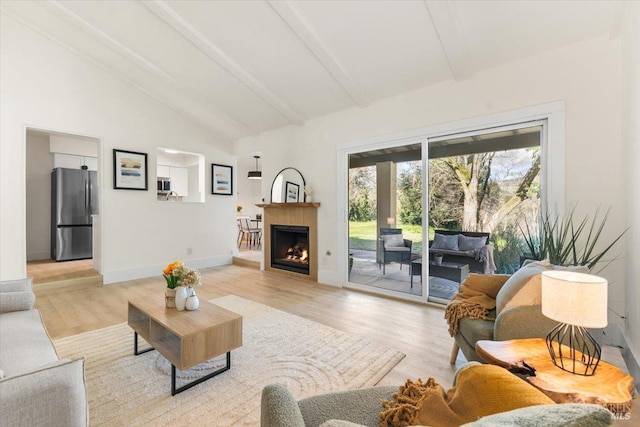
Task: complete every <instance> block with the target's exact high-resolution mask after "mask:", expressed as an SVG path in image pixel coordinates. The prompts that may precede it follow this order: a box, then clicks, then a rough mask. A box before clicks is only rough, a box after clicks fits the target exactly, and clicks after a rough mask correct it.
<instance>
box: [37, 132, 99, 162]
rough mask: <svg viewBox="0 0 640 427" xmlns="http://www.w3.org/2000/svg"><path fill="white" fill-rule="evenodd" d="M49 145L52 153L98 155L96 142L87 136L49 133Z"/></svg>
mask: <svg viewBox="0 0 640 427" xmlns="http://www.w3.org/2000/svg"><path fill="white" fill-rule="evenodd" d="M49 147H50V148H51V152H52V153H64V154H73V155H74V156H85V157H98V142H97V141H93V140H90V139H87V138H82V137H77V138H76V137H71V136H61V135H51V136H50V137H49Z"/></svg>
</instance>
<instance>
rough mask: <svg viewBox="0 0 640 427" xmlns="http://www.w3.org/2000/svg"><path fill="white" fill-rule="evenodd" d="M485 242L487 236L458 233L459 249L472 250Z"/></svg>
mask: <svg viewBox="0 0 640 427" xmlns="http://www.w3.org/2000/svg"><path fill="white" fill-rule="evenodd" d="M486 244H487V238H486V237H485V236H480V237H471V236H465V235H464V234H458V250H460V251H473V250H476V249H480V248H481V247H483V246H484V245H486Z"/></svg>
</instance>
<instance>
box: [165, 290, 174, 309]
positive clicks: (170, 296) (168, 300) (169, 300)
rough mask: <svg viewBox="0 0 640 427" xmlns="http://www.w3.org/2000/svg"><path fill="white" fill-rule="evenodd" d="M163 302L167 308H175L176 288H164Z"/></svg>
mask: <svg viewBox="0 0 640 427" xmlns="http://www.w3.org/2000/svg"><path fill="white" fill-rule="evenodd" d="M164 303H165V305H166V306H167V308H176V289H175V288H173V289H169V288H166V289H165V290H164Z"/></svg>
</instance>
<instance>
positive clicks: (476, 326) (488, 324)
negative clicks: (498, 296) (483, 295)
mask: <svg viewBox="0 0 640 427" xmlns="http://www.w3.org/2000/svg"><path fill="white" fill-rule="evenodd" d="M487 318H489V319H495V318H496V310H495V309H493V310H491V311H489V313H488V315H487ZM494 327H495V320H483V319H470V318H468V317H463V318H462V319H460V321H459V322H458V330H459V331H460V334H462V336H463V337H464V338H465V339H466V340H467V341H468V342H470V343H474V344H475V342H476V341H479V340H493V329H494Z"/></svg>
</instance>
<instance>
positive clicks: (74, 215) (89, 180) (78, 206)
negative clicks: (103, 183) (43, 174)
mask: <svg viewBox="0 0 640 427" xmlns="http://www.w3.org/2000/svg"><path fill="white" fill-rule="evenodd" d="M97 213H98V180H97V172H95V171H89V170H83V169H67V168H55V169H54V170H53V172H51V259H54V260H56V261H70V260H74V259H86V258H91V257H92V239H93V238H92V218H91V215H93V214H97Z"/></svg>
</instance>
